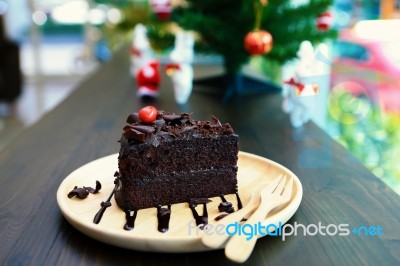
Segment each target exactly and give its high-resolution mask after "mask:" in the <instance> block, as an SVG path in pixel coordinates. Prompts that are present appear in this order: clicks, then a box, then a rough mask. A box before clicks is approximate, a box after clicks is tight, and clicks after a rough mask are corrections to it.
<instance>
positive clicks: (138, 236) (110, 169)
mask: <svg viewBox="0 0 400 266" xmlns="http://www.w3.org/2000/svg"><path fill="white" fill-rule="evenodd" d="M117 157H118V154H113V155H109V156H107V157H103V158H100V159H97V160H95V161H92V162H90V163H88V164H86V165H84V166H82V167H80V168H78V169H77V170H75V171H74V172H72V173H71V174H70V175H68V176H67V177H66V178H65V179H64V181H63V182H62V183H61V185H60V187H59V189H58V191H57V202H58V205H59V207H60V209H61V212H62V213H63V215H64V217H65V218H66V219H67V220H68V222H69V223H70V224H71V225H72V226H74V227H75V228H76V229H78V230H79V231H81V232H82V233H84V234H86V235H88V236H90V237H92V238H94V239H96V240H98V241H101V242H104V243H108V244H111V245H114V246H118V247H123V248H128V249H134V250H141V251H151V252H194V251H206V250H210V249H209V248H206V247H204V246H203V245H202V243H201V240H200V236H201V234H203V231H201V230H197V228H193V226H190V225H193V221H194V218H193V214H192V212H191V210H190V209H189V207H188V204H187V203H180V204H174V205H172V212H171V220H170V225H169V231H168V232H166V233H160V232H158V230H157V209H156V208H149V209H143V210H139V211H138V214H137V218H136V222H135V228H134V229H133V230H132V231H125V230H124V229H123V226H124V224H125V222H126V220H125V213H124V212H123V211H122V210H121V209H119V208H118V206H117V204H116V202H115V200H114V198H113V199H112V201H111V204H112V206H111V207H109V208H108V209H107V210H106V212H105V213H104V215H103V218H102V220H101V222H100V223H99V224H94V223H93V218H94V216H95V214H96V213H97V212H98V210H99V209H100V203H101V202H102V201H106V200H107V198H108V196H109V195H110V193H111V192H112V190H113V188H114V177H113V175H114V173H115V171H116V170H118V166H117V165H118V163H117ZM238 168H239V171H238V183H239V184H238V185H239V195H240V198H241V200H242V202H243V205H246V203H247V202H248V201H249V198H250V194H251V192H252V190H253V189H254V188H255V187H257V185H258V184H259V183H261V182H268V181H269V180H272V179H273V178H275V177H276V176H278V175H279V174H286V175H290V176H292V177H293V178H294V189H293V194H292V198H291V200H290V202H289V203H288V204H286V205H285V206H283V207H281V208H279V209H275V210H274V211H273V212H271V213H270V214H269V215H268V217H267V219H266V220H265V221H264V222H265V223H266V224H278V223H279V222H281V223H282V224H284V223H286V222H287V221H288V220H289V219H290V217H292V216H293V214H294V213H295V212H296V210H297V208H298V207H299V205H300V202H301V198H302V194H303V189H302V186H301V183H300V180H299V179H298V177H296V175H294V174H293V173H292V172H291V171H290V170H288V169H287V168H285V167H283V166H282V165H280V164H278V163H276V162H273V161H271V160H268V159H266V158H263V157H260V156H257V155H253V154H250V153H245V152H240V153H239V161H238ZM96 180H99V181H100V183H101V184H102V189H101V190H100V192H99V193H97V194H89V196H88V197H87V198H86V199H83V200H81V199H78V198H75V197H74V198H68V197H67V194H68V193H69V192H70V191H71V190H72V189H73V188H74V187H75V186H78V187H82V186H91V187H95V182H96ZM226 199H227V200H228V201H231V202H232V203H233V204H234V205H235V207H236V197H235V195H227V196H226ZM211 200H212V202H210V203H208V204H207V207H208V215H209V223H210V224H213V223H215V221H214V218H215V217H217V216H218V215H219V212H218V205H219V203H220V202H221V199H220V198H219V197H216V198H211ZM196 209H197V210H198V212H199V214H200V215H201V214H202V206H201V205H199V206H198V207H197V208H196Z"/></svg>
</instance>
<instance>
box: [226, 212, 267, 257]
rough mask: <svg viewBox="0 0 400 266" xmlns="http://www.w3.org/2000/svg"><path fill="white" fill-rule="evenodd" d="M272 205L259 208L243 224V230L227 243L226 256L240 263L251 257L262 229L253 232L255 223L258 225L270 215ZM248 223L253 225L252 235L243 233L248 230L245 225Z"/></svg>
mask: <svg viewBox="0 0 400 266" xmlns="http://www.w3.org/2000/svg"><path fill="white" fill-rule="evenodd" d="M272 209H273V208H272V206H270V207H268V206H266V208H258V209H257V210H256V211H255V212H254V213H253V215H252V216H251V217H250V218H249V219H248V220H247V221H246V223H245V224H243V225H242V228H243V232H242V230H240V232H241V233H240V234H235V235H234V236H232V237H231V239H229V241H228V243H227V244H226V247H225V256H226V257H227V258H228V259H230V260H232V261H234V262H238V263H242V262H245V261H246V260H247V259H248V258H249V257H250V254H251V252H252V251H253V249H254V246H255V244H256V242H257V238H258V232H257V231H259V230H260V229H258V228H257V231H256V232H253V230H255V228H256V227H255V224H257V225H258V222H262V221H264V220H265V217H266V216H267V215H268V213H269V212H270V211H271V210H272ZM246 224H248V225H250V226H251V228H252V229H251V230H252V231H251V232H252V235H251V236H249V235H245V234H243V233H246V232H248V231H247V230H246V229H245V228H244V226H246Z"/></svg>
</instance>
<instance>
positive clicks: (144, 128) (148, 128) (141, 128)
mask: <svg viewBox="0 0 400 266" xmlns="http://www.w3.org/2000/svg"><path fill="white" fill-rule="evenodd" d="M131 128H133V129H136V130H137V131H140V132H142V133H147V134H151V133H153V132H154V131H155V128H154V127H151V126H131Z"/></svg>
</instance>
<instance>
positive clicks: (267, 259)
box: [0, 52, 400, 265]
mask: <svg viewBox="0 0 400 266" xmlns="http://www.w3.org/2000/svg"><path fill="white" fill-rule="evenodd" d="M128 59H129V58H128V56H127V52H126V53H119V54H117V55H116V56H115V58H114V60H113V61H112V62H110V63H106V64H104V66H102V67H101V69H99V71H98V72H96V73H95V74H93V75H92V76H90V77H88V78H87V79H86V80H85V81H83V82H82V83H81V84H80V85H79V88H78V89H77V90H76V91H74V92H73V93H72V95H71V96H70V97H69V98H67V99H66V100H65V101H64V102H63V103H61V105H59V106H58V107H57V108H56V109H55V110H53V111H52V112H50V113H49V114H47V115H46V116H45V117H44V118H43V119H42V120H40V121H39V122H38V123H37V124H35V125H34V126H32V127H31V128H29V129H27V130H26V131H25V132H24V133H23V134H21V135H20V137H19V138H18V139H17V140H16V141H15V142H13V143H12V144H11V145H10V146H9V147H8V148H6V149H5V150H4V151H2V152H1V153H0V206H1V208H0V239H1V244H0V262H2V263H3V264H6V265H124V264H127V265H128V264H129V265H231V264H233V263H231V262H230V261H228V260H227V259H226V258H225V256H224V252H223V251H222V250H218V251H212V252H205V253H189V254H163V253H144V252H138V251H132V250H126V249H121V248H117V247H113V246H110V245H107V244H103V243H100V242H98V241H95V240H93V239H91V238H89V237H87V236H85V235H84V234H82V233H80V232H79V231H77V230H76V229H74V228H73V227H72V226H71V225H70V224H69V223H68V222H67V221H66V220H65V219H64V217H63V216H62V214H61V212H60V210H59V208H58V205H57V202H56V191H57V189H58V187H59V185H60V183H61V181H62V180H63V179H64V178H65V177H66V176H67V175H68V174H69V173H71V172H72V171H73V170H75V169H77V168H78V167H80V166H81V165H83V164H85V163H87V162H90V161H92V160H95V159H97V158H100V157H103V156H106V155H109V154H113V153H116V152H118V150H119V144H118V143H117V140H118V139H119V137H120V134H121V132H122V127H123V126H124V124H125V119H126V117H127V115H128V114H129V113H130V112H132V111H136V110H138V109H139V108H140V107H141V106H143V105H146V103H143V102H141V101H140V100H139V99H137V98H136V97H135V84H134V81H133V80H132V78H130V77H129V74H128V72H129V69H128V68H129V65H128V64H129V60H128ZM210 69H212V68H205V67H203V68H201V67H198V68H196V73H202V71H207V70H208V71H209V70H210ZM161 91H162V95H161V97H160V98H159V99H158V100H157V101H156V102H154V103H153V104H154V105H155V106H157V107H158V108H159V109H163V110H167V111H173V112H181V111H185V112H193V113H194V116H195V117H196V118H197V119H206V120H209V119H210V117H211V115H213V114H214V115H216V116H217V117H219V119H220V120H221V121H223V122H230V123H231V124H232V126H233V128H234V129H235V131H236V132H237V133H238V134H239V135H240V149H241V150H242V151H246V152H251V153H254V154H257V155H261V156H264V157H267V158H269V159H271V160H274V161H276V162H278V163H280V164H282V165H284V166H286V167H287V168H289V169H290V170H292V171H293V172H294V173H295V174H296V175H297V176H298V177H299V178H300V180H301V182H302V185H303V189H304V195H303V200H302V202H301V205H300V207H299V209H298V211H297V212H296V214H295V215H294V216H293V217H292V219H291V220H289V223H290V224H292V225H294V224H295V223H297V224H303V225H306V226H307V225H310V224H316V225H318V223H321V225H325V226H327V225H329V224H335V225H339V224H348V225H349V229H353V228H359V227H361V226H366V227H371V226H375V227H376V228H379V227H380V228H382V230H381V231H380V232H381V233H382V235H376V236H371V235H368V236H367V235H365V234H363V235H357V234H353V233H352V232H351V233H350V234H349V235H348V236H338V235H334V236H329V235H325V236H323V235H320V234H318V235H315V236H304V235H297V236H290V237H288V238H287V239H286V240H285V241H282V239H281V238H279V237H264V238H262V239H260V240H259V241H258V242H257V245H256V248H255V250H254V252H253V254H252V255H251V257H250V258H249V260H248V261H247V262H246V263H245V265H281V264H282V265H399V264H400V230H399V228H398V226H399V224H400V196H398V195H397V194H396V193H395V192H394V191H393V190H391V189H390V188H389V187H388V186H386V185H385V184H384V183H383V182H382V181H380V180H379V179H378V178H376V177H375V176H374V175H373V174H371V172H369V171H368V170H367V169H366V168H364V167H363V166H362V165H361V164H360V163H359V162H358V161H357V160H355V159H354V158H353V157H352V156H351V155H350V154H349V153H348V152H347V151H346V150H345V149H343V148H342V147H341V146H339V145H338V144H337V143H336V142H334V141H333V140H332V139H331V138H330V137H329V136H328V135H327V134H326V133H325V132H323V131H322V130H321V129H319V128H318V127H317V126H316V125H314V124H313V123H308V124H307V125H306V126H305V127H303V128H301V129H296V130H295V129H292V128H291V126H290V124H289V119H288V116H287V115H286V114H284V113H282V111H281V109H280V104H281V97H280V95H278V94H264V95H256V96H243V97H238V98H235V99H233V100H232V101H230V102H229V103H227V104H224V105H222V104H221V97H220V96H218V95H213V94H209V93H202V92H198V91H195V92H194V93H193V94H192V96H191V98H190V101H189V103H188V104H187V105H186V106H183V107H179V106H178V105H176V104H175V102H174V99H173V93H172V88H171V83H170V80H169V79H168V78H165V77H164V80H163V85H162V88H161ZM375 232H377V231H375ZM371 233H373V232H372V231H371Z"/></svg>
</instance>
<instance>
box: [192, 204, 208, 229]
mask: <svg viewBox="0 0 400 266" xmlns="http://www.w3.org/2000/svg"><path fill="white" fill-rule="evenodd" d="M202 204H203V215H199V214H198V212H197V211H196V206H197V204H193V203H189V208H190V210H191V211H192V213H193V217H194V219H195V220H196V225H197V227H199V228H200V229H204V227H205V226H206V225H207V224H208V211H207V203H202Z"/></svg>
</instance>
